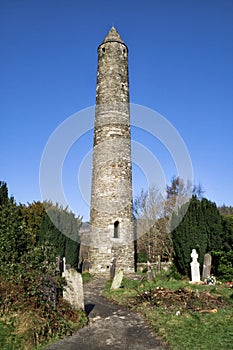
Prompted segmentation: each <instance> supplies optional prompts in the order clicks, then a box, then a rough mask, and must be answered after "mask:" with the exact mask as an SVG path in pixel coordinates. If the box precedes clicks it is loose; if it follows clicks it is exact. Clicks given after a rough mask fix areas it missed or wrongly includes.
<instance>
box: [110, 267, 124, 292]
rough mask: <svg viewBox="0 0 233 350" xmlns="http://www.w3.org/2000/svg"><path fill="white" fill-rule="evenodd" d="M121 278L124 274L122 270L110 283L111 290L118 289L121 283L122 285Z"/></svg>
mask: <svg viewBox="0 0 233 350" xmlns="http://www.w3.org/2000/svg"><path fill="white" fill-rule="evenodd" d="M123 276H124V273H123V270H119V271H118V272H117V273H116V275H115V277H114V279H113V281H112V285H111V289H118V288H120V286H121V283H122V280H123Z"/></svg>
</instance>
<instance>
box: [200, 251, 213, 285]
mask: <svg viewBox="0 0 233 350" xmlns="http://www.w3.org/2000/svg"><path fill="white" fill-rule="evenodd" d="M211 262H212V257H211V255H210V254H208V253H207V254H205V255H204V263H203V270H202V279H203V281H205V279H206V278H207V277H210V272H211Z"/></svg>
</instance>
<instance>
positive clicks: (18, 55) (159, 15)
mask: <svg viewBox="0 0 233 350" xmlns="http://www.w3.org/2000/svg"><path fill="white" fill-rule="evenodd" d="M113 24H114V26H115V27H116V28H117V30H118V31H119V33H120V34H121V36H122V38H123V40H124V41H125V43H126V44H127V46H128V48H129V75H130V99H131V102H133V103H137V104H140V105H143V106H146V107H149V108H151V109H153V110H155V111H157V112H159V113H160V114H161V115H163V116H164V117H165V118H166V119H167V120H168V121H169V122H170V123H171V124H172V125H173V126H174V127H175V128H176V129H177V131H178V132H179V134H180V135H181V137H182V138H183V140H184V142H185V144H186V146H187V148H188V151H189V153H190V157H191V160H192V164H193V171H194V178H195V182H196V183H199V182H200V183H201V184H202V186H203V188H204V190H205V196H206V197H207V198H209V199H210V200H212V201H214V202H216V203H217V204H218V205H222V204H223V203H225V204H226V205H232V204H233V201H232V198H233V186H232V180H233V162H232V151H233V137H232V135H233V2H232V1H231V0H185V1H182V0H176V1H172V0H163V1H162V0H161V1H157V0H155V1H152V0H151V1H148V0H144V1H137V0H136V1H134V2H132V1H127V0H118V1H115V2H109V1H107V0H99V1H88V0H87V1H77V0H76V1H74V0H68V1H65V0H62V1H59V0H56V1H52V0H48V1H44V0H40V1H28V0H22V1H14V0H10V1H5V0H1V1H0V41H1V46H0V93H1V104H0V117H1V127H0V179H1V180H3V181H6V182H7V184H8V187H9V191H10V194H12V195H14V197H15V199H16V200H17V202H22V203H26V202H27V201H29V202H32V201H33V200H40V199H41V196H40V188H39V168H40V161H41V156H42V153H43V150H44V147H45V145H46V143H47V141H48V139H49V137H50V135H51V134H52V132H53V131H54V130H55V129H56V128H57V127H58V125H59V124H60V123H62V122H63V121H64V120H66V118H68V117H69V116H71V115H72V114H74V113H76V112H77V111H80V110H82V109H84V108H87V107H89V106H93V105H94V103H95V85H96V71H97V47H98V45H99V44H100V43H101V42H102V40H103V39H104V37H105V36H106V34H107V32H108V31H109V29H110V28H111V26H112V25H113ZM132 137H134V138H135V140H137V141H140V142H141V143H142V144H145V146H146V147H148V148H149V149H150V150H151V151H152V152H153V151H154V150H155V149H156V150H157V147H156V146H153V141H152V140H150V138H149V137H147V136H146V135H145V134H143V133H141V135H140V134H139V133H137V132H136V131H135V132H132ZM91 145H92V132H91V131H90V132H89V133H87V134H85V135H84V136H83V138H82V140H81V141H80V143H79V144H75V145H74V147H72V150H71V152H70V153H69V154H68V155H67V159H66V164H65V166H64V175H63V179H64V191H65V192H67V193H66V196H67V197H68V200H69V201H70V202H72V207H74V210H75V211H76V212H77V213H78V214H80V215H84V218H85V219H87V218H88V210H89V209H88V206H87V205H86V204H84V203H83V202H82V199H81V198H79V195H78V190H77V189H76V187H77V172H78V166H79V165H78V162H80V161H82V159H83V157H84V156H85V154H86V153H87V152H88V150H90V148H91ZM153 147H154V148H153ZM157 152H159V150H157ZM162 155H163V152H162V151H161V153H160V154H157V156H158V158H159V159H161V162H162V167H164V168H165V170H164V171H165V173H166V174H165V176H166V180H167V181H169V180H170V178H171V177H172V175H174V174H172V167H168V168H169V169H166V156H164V157H165V158H164V159H162V158H163V156H162ZM76 162H77V163H76ZM87 178H88V176H87ZM155 179H156V174H155ZM155 183H156V180H155ZM143 186H145V181H144V179H143V175H142V174H141V175H140V172H137V169H136V168H135V175H134V193H137V190H138V189H139V188H141V187H143Z"/></svg>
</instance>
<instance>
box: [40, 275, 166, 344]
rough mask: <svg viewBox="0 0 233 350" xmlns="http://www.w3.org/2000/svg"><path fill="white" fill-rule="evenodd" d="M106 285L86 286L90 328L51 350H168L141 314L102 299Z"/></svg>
mask: <svg viewBox="0 0 233 350" xmlns="http://www.w3.org/2000/svg"><path fill="white" fill-rule="evenodd" d="M105 282H106V278H104V277H99V276H98V277H97V276H96V277H94V278H93V279H92V280H91V281H90V282H89V283H87V284H85V285H84V295H85V309H86V312H87V314H88V317H89V324H88V325H87V326H86V327H84V328H82V329H81V330H79V331H78V333H77V334H75V335H73V336H71V337H67V338H65V339H63V340H61V341H59V342H58V343H56V344H53V345H51V346H50V347H48V348H47V350H118V349H119V350H131V349H132V350H166V349H167V348H166V347H165V346H164V345H162V344H161V343H160V341H159V340H158V339H156V337H155V335H154V333H153V332H152V330H151V328H150V327H149V325H148V324H147V322H146V321H145V320H144V319H143V318H142V317H141V316H140V315H139V314H137V313H135V312H131V311H129V310H127V309H125V308H124V307H122V306H119V305H116V304H114V303H111V302H110V301H108V300H107V299H105V298H104V297H102V296H101V295H100V294H101V290H102V289H103V287H104V285H105Z"/></svg>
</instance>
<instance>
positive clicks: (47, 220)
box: [40, 203, 81, 269]
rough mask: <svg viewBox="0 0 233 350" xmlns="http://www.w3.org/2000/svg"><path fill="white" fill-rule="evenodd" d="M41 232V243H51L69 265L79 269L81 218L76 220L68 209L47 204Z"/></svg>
mask: <svg viewBox="0 0 233 350" xmlns="http://www.w3.org/2000/svg"><path fill="white" fill-rule="evenodd" d="M46 206H47V209H46V211H47V213H46V214H45V215H44V217H43V219H42V224H41V230H40V242H41V243H42V244H43V242H50V243H51V244H52V245H53V246H54V248H55V251H56V254H57V255H59V256H60V257H65V258H66V261H67V263H68V264H69V265H71V266H72V267H74V268H76V269H77V267H78V260H79V246H80V245H79V237H78V232H79V228H80V226H81V218H80V217H78V218H76V217H75V215H74V214H73V213H72V212H69V211H68V210H67V208H65V209H64V208H62V207H61V206H59V205H52V204H51V203H47V204H46Z"/></svg>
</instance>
